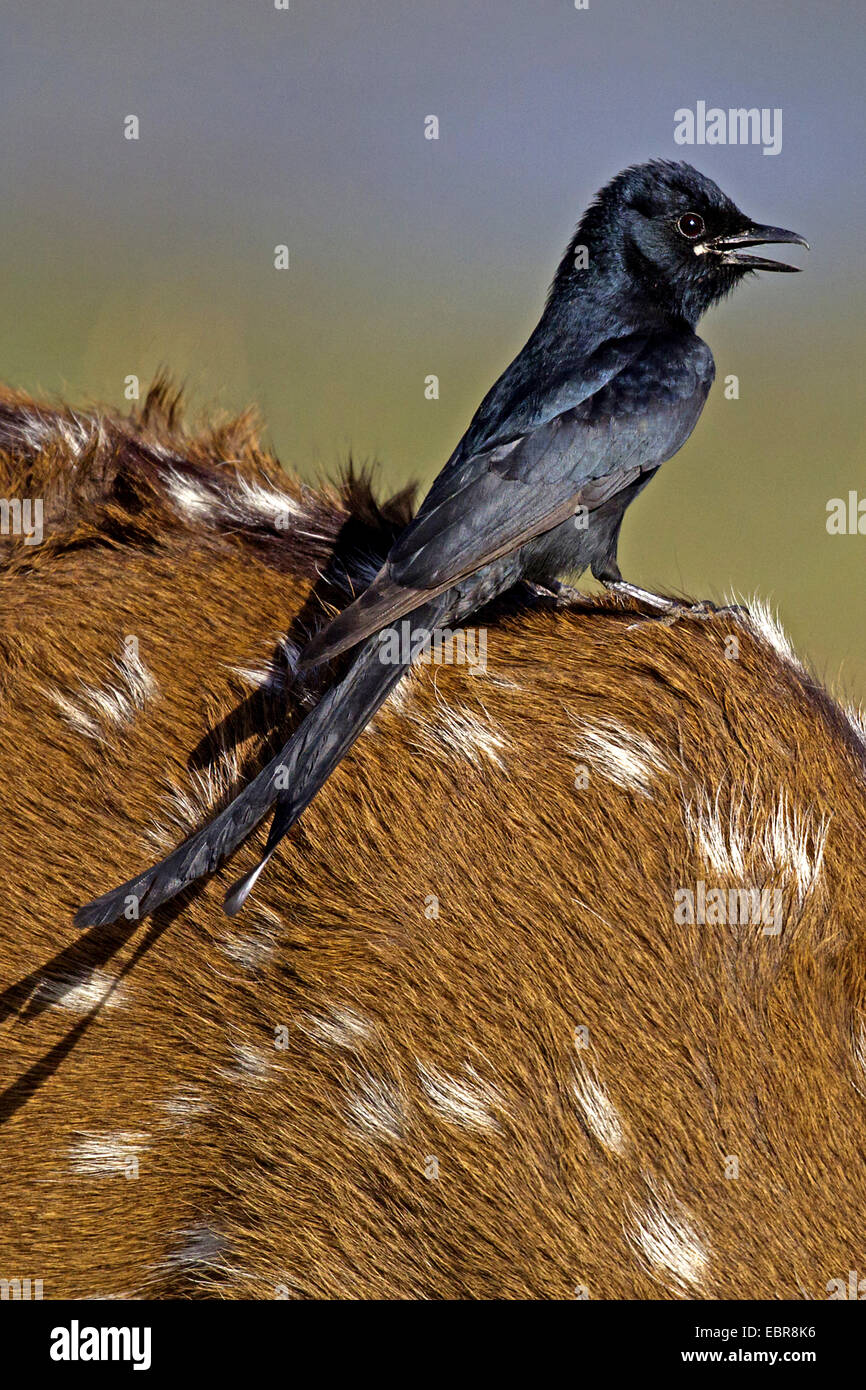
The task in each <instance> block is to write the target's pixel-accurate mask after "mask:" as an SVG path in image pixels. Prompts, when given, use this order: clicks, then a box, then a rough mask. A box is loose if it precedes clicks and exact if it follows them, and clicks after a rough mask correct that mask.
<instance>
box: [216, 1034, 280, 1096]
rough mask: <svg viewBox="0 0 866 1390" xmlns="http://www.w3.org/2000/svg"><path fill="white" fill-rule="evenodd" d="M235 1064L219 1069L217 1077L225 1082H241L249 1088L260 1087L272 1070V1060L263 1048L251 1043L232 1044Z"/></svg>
mask: <svg viewBox="0 0 866 1390" xmlns="http://www.w3.org/2000/svg"><path fill="white" fill-rule="evenodd" d="M231 1050H232V1053H233V1058H234V1060H233V1062H232V1065H231V1066H228V1067H218V1068H217V1076H221V1077H222V1078H223V1080H224V1081H235V1082H240V1083H241V1084H243V1085H247V1086H258V1085H260V1084H261V1083H262V1082H263V1081H265V1080H266V1078H267V1076H268V1073H269V1072H270V1070H271V1064H272V1060H273V1059H272V1058H271V1057H270V1056H269V1055H268V1053H267V1052H265V1051H264V1049H263V1048H261V1047H253V1046H252V1045H251V1044H250V1043H232V1044H231Z"/></svg>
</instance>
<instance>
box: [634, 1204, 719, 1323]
mask: <svg viewBox="0 0 866 1390" xmlns="http://www.w3.org/2000/svg"><path fill="white" fill-rule="evenodd" d="M650 1187H651V1189H652V1200H651V1201H650V1203H649V1204H648V1206H647V1207H646V1209H645V1210H644V1211H643V1212H642V1213H638V1212H637V1211H636V1210H635V1211H633V1224H632V1226H631V1227H630V1228H627V1229H626V1232H625V1235H626V1239H627V1240H628V1242H629V1244H630V1245H631V1246H632V1248H633V1249H635V1250H637V1252H638V1255H639V1256H640V1258H641V1259H642V1262H643V1263H644V1264H645V1265H646V1267H647V1269H648V1270H649V1272H650V1274H651V1275H652V1276H653V1278H658V1277H659V1276H661V1278H662V1281H663V1282H664V1283H666V1284H667V1285H668V1286H669V1287H671V1288H672V1289H673V1291H674V1292H675V1293H677V1294H679V1295H680V1296H681V1297H687V1296H689V1294H691V1293H693V1292H694V1291H695V1290H698V1289H700V1288H701V1286H702V1285H703V1282H704V1279H705V1277H706V1273H707V1269H708V1268H709V1263H710V1255H709V1251H708V1249H707V1247H706V1244H705V1243H704V1241H703V1240H702V1239H701V1237H700V1236H699V1235H698V1233H697V1231H696V1230H695V1227H694V1225H693V1224H692V1221H691V1217H690V1214H689V1213H688V1212H687V1211H686V1209H685V1208H684V1207H683V1205H682V1203H681V1202H678V1201H677V1199H676V1198H675V1197H674V1196H673V1194H672V1193H671V1192H670V1190H669V1189H668V1188H667V1187H665V1189H664V1191H663V1192H660V1191H659V1189H658V1188H655V1187H653V1185H652V1184H650Z"/></svg>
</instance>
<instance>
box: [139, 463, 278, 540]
mask: <svg viewBox="0 0 866 1390" xmlns="http://www.w3.org/2000/svg"><path fill="white" fill-rule="evenodd" d="M163 481H164V485H165V489H166V492H167V493H168V496H169V499H170V500H171V502H172V503H173V505H174V506H175V508H176V510H177V511H179V512H180V513H181V515H182V516H184V517H188V518H191V519H192V520H194V521H195V522H196V523H200V522H202V521H211V522H216V521H218V520H221V521H227V522H230V523H233V524H234V525H237V526H253V527H261V526H263V525H266V526H269V527H271V528H272V529H273V530H275V531H288V530H289V526H290V523H293V522H297V521H298V520H299V519H300V518H302V517H303V515H304V510H303V508H302V506H301V504H300V503H299V501H298V499H297V498H296V497H293V496H292V495H291V493H288V492H283V491H282V490H281V489H279V488H277V487H275V486H273V485H272V484H268V483H260V482H257V481H252V480H251V479H249V478H245V477H244V476H243V475H242V474H240V473H236V474H235V475H234V477H233V478H232V480H231V481H230V482H229V481H228V480H226V481H225V482H220V483H218V484H216V485H215V486H214V485H211V484H210V483H205V482H204V481H203V480H202V479H200V478H196V477H193V476H192V475H191V474H183V473H179V472H178V471H177V470H176V469H173V468H167V469H166V470H165V472H164V474H163Z"/></svg>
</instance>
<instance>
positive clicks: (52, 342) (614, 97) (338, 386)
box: [0, 0, 866, 698]
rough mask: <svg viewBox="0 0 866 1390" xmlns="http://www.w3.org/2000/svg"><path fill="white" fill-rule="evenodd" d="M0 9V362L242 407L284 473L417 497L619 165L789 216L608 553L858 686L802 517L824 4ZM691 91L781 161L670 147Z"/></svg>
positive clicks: (722, 330)
mask: <svg viewBox="0 0 866 1390" xmlns="http://www.w3.org/2000/svg"><path fill="white" fill-rule="evenodd" d="M0 25H2V44H0V121H2V153H3V195H4V196H3V199H2V211H0V217H2V225H3V249H4V260H5V276H4V302H3V312H2V317H0V377H2V378H3V379H4V380H5V381H7V382H8V383H10V384H12V385H15V386H20V387H25V388H27V389H28V390H30V391H32V392H34V393H36V394H39V395H42V394H46V395H50V396H58V395H60V396H63V397H64V398H66V399H68V400H69V401H70V402H72V403H74V404H83V403H88V402H94V401H102V402H108V403H111V404H114V405H117V406H123V407H124V408H128V407H127V405H126V403H125V402H124V400H123V383H124V378H125V377H126V376H127V375H128V374H130V373H135V374H136V375H138V376H139V378H140V379H141V382H142V387H143V388H145V387H146V384H147V382H148V381H149V379H150V378H151V377H152V375H153V374H154V373H155V372H156V370H157V369H158V368H159V367H160V366H165V367H167V368H168V369H169V370H170V372H171V373H172V375H173V377H174V378H175V379H176V380H177V381H178V382H182V383H185V384H186V387H187V391H188V397H189V400H190V402H191V404H192V406H193V407H194V411H195V412H201V411H204V410H205V409H210V408H217V409H220V410H235V409H240V408H243V407H245V406H247V405H249V404H251V403H252V404H255V405H257V406H258V408H259V410H260V412H261V416H262V419H263V421H264V427H265V435H266V438H267V439H268V441H269V442H270V443H271V444H272V446H273V447H274V448H275V450H276V451H277V453H278V454H279V456H280V458H281V460H282V462H283V463H284V465H285V466H286V467H287V468H291V469H295V470H297V471H298V472H300V473H301V474H302V475H304V476H305V477H307V478H312V477H314V476H317V475H320V474H322V473H333V472H334V471H335V469H336V468H337V467H338V466H339V464H340V462H341V460H342V459H344V458H345V456H346V454H347V453H348V451H349V449H351V450H352V451H353V452H354V454H355V455H356V456H357V457H361V458H373V457H375V458H377V459H379V460H381V463H382V468H381V476H382V486H383V488H385V487H389V486H393V485H395V484H397V483H398V482H400V481H402V480H404V479H406V478H407V477H410V476H413V477H417V478H419V479H421V481H422V482H425V483H426V482H429V481H430V480H431V478H432V477H433V475H434V474H435V473H436V471H437V470H438V469H439V468H440V467H441V465H442V463H443V462H444V460H445V459H446V457H447V456H448V454H449V453H450V451H451V449H452V448H453V446H454V444H455V442H456V441H457V439H458V438H459V436H460V434H461V433H462V431H463V429H464V427H465V425H466V424H467V422H468V420H469V418H470V416H471V414H472V412H473V410H474V409H475V406H476V405H477V403H478V401H479V400H480V398H481V396H482V395H483V394H484V392H485V391H486V389H487V387H488V386H489V385H490V384H491V382H492V381H493V379H494V378H495V377H496V376H497V375H498V374H499V372H500V371H501V370H502V368H503V367H504V366H505V365H506V364H507V363H508V361H509V360H510V358H511V357H512V356H513V355H514V353H515V352H516V351H517V350H518V349H519V348H520V346H521V345H522V343H523V341H524V340H525V337H526V335H527V333H528V332H529V330H530V329H531V328H532V326H533V325H534V323H535V321H536V318H537V316H538V313H539V310H540V308H541V304H542V300H543V297H544V294H545V292H546V288H547V285H548V282H549V279H550V277H551V275H552V272H553V269H554V267H555V264H556V262H557V260H558V258H559V255H560V254H561V251H562V249H563V247H564V245H565V243H566V241H567V239H568V237H569V235H570V233H571V230H572V227H573V225H574V223H575V222H576V220H577V218H578V216H579V215H580V212H581V211H582V209H583V207H584V205H585V204H586V202H587V201H588V199H589V198H590V197H591V196H592V195H593V194H594V192H595V191H596V189H597V188H598V187H599V186H600V185H601V184H602V183H604V182H605V181H606V180H607V179H608V178H609V177H610V176H611V175H612V174H614V173H615V172H616V171H617V170H618V169H620V168H621V167H623V166H624V165H626V164H629V163H632V162H634V161H637V160H642V159H645V158H648V157H650V156H664V157H668V158H687V159H689V160H691V161H692V162H694V163H695V164H697V165H698V167H700V168H701V169H703V170H704V171H705V172H706V173H708V174H709V175H710V176H711V177H713V178H715V179H717V181H718V182H719V183H720V184H721V185H722V187H723V188H724V189H725V190H726V192H728V193H729V194H730V195H731V196H732V197H733V198H734V199H735V200H736V201H737V202H738V203H739V204H740V206H741V207H743V208H744V210H745V211H747V212H748V213H750V214H751V215H753V216H754V217H756V218H757V219H759V220H762V221H768V222H773V223H776V224H781V225H783V226H789V227H793V228H795V229H796V230H797V231H799V232H802V233H803V234H804V235H805V236H807V237H808V238H809V240H810V241H811V243H812V251H811V253H809V254H806V253H805V252H803V253H802V254H801V253H800V252H798V251H795V252H794V255H795V256H796V257H797V259H798V260H799V262H800V263H801V264H803V265H804V266H805V268H806V272H807V273H806V274H804V275H801V276H797V277H794V276H790V277H783V276H764V277H763V278H756V279H754V280H752V281H751V282H750V283H747V284H746V285H745V286H743V287H742V288H741V289H740V290H739V292H738V293H737V295H736V296H735V297H734V298H733V299H730V300H728V301H727V302H726V303H725V304H724V305H722V306H721V307H720V308H719V309H717V310H716V311H714V312H713V313H712V314H711V315H709V316H708V317H707V319H705V320H704V323H703V328H702V333H703V336H704V337H705V338H706V339H707V340H708V341H709V343H710V345H711V347H712V348H713V351H714V353H715V357H716V364H717V371H718V381H717V385H716V388H715V390H714V392H713V394H712V396H711V399H710V402H709V404H708V406H707V409H706V411H705V413H704V416H703V418H702V420H701V423H700V425H699V427H698V429H697V431H696V434H695V436H694V437H693V439H692V440H691V441H690V443H689V444H688V445H687V446H686V448H685V450H684V451H683V452H682V453H681V454H680V455H679V456H678V457H677V458H676V459H675V460H674V461H672V462H671V463H669V464H667V465H666V467H665V468H664V469H663V470H662V472H661V473H660V474H659V477H658V478H657V479H656V480H655V481H654V482H653V484H652V486H651V487H650V488H649V489H648V490H647V491H646V492H645V493H644V494H643V496H642V497H641V498H640V499H639V500H638V502H637V503H636V504H635V505H634V506H633V507H632V508H631V509H630V511H629V513H628V515H627V518H626V521H625V525H624V529H623V537H622V543H621V547H620V562H621V565H622V569H623V572H624V573H625V574H626V576H627V577H628V578H630V579H631V580H633V581H635V582H639V583H642V584H645V585H648V586H650V587H662V588H665V587H668V588H677V589H680V590H682V591H683V592H686V593H690V594H694V595H700V596H704V597H715V598H719V597H721V596H723V595H724V594H725V593H726V592H727V591H729V590H734V589H735V590H737V591H738V592H739V593H741V594H752V593H756V592H757V593H759V594H761V595H763V596H764V597H766V598H768V599H769V600H770V601H771V602H772V603H773V604H775V605H776V606H778V608H779V611H780V614H781V617H782V619H783V622H784V623H785V625H786V626H787V627H788V629H789V631H790V632H791V633H792V635H793V637H794V640H795V644H796V645H797V647H798V649H799V650H800V652H801V654H803V655H804V656H806V657H807V658H808V659H809V660H810V662H811V663H812V665H813V666H814V668H815V669H816V670H817V671H818V673H819V674H820V675H822V676H823V677H824V678H825V679H826V680H828V681H829V682H830V684H831V685H832V686H833V687H834V688H835V689H836V690H837V691H838V692H839V693H840V694H843V695H849V696H850V695H854V696H856V697H858V698H861V697H863V696H864V695H866V643H864V635H866V585H864V582H863V579H864V574H866V536H830V535H828V534H827V530H826V525H825V522H826V505H827V501H828V499H829V498H831V497H837V496H842V497H847V494H848V492H849V490H850V489H859V491H860V494H861V495H866V478H864V469H863V465H862V462H861V450H860V434H861V425H860V422H861V419H862V414H863V412H862V404H863V385H862V380H863V361H862V359H863V330H862V321H863V309H864V304H863V301H864V283H863V276H862V266H863V237H864V233H863V223H864V211H866V209H864V202H866V198H864V192H866V180H864V174H863V156H862V143H863V131H864V122H863V114H862V104H863V95H862V93H863V80H862V74H863V71H864V68H866V19H864V16H863V15H862V13H860V12H859V11H858V7H856V6H854V5H852V4H851V3H850V0H829V3H824V4H821V5H818V4H816V3H805V0H786V2H785V3H782V0H759V3H755V2H754V0H752V2H751V3H749V0H727V3H724V4H714V5H709V4H706V3H704V4H700V3H694V0H690V2H689V0H665V3H656V4H647V3H643V4H638V3H635V2H634V0H590V3H589V8H588V9H586V10H577V9H575V6H574V0H495V3H494V0H435V3H428V4H423V3H416V4H413V5H406V4H405V3H395V0H352V3H346V2H345V0H291V3H290V8H289V9H288V10H278V9H277V8H276V7H275V4H274V0H231V2H229V0H173V2H172V3H168V0H148V3H142V0H75V3H68V0H63V2H62V3H61V0H40V3H34V0H28V3H26V4H24V3H21V0H11V2H10V0H7V2H6V4H5V5H4V7H3V15H2V20H0ZM698 100H704V101H706V102H707V104H708V105H709V106H713V105H718V106H721V107H724V108H728V107H729V106H747V107H751V106H758V107H771V108H772V107H781V108H782V110H783V113H784V114H783V145H782V151H781V153H780V154H779V155H778V156H776V157H768V156H765V155H763V153H762V151H761V149H760V147H757V146H740V147H737V146H734V147H703V148H697V147H695V148H693V149H689V148H682V147H679V146H677V145H675V144H674V141H673V129H674V111H675V110H676V109H677V108H678V107H681V106H690V107H692V108H694V106H695V103H696V102H697V101H698ZM130 113H132V114H135V115H137V116H138V117H139V120H140V127H141V130H140V139H139V140H138V141H128V140H126V139H124V137H123V125H124V118H125V117H126V116H127V115H128V114H130ZM429 114H435V115H436V116H438V118H439V121H440V139H439V140H438V141H428V140H425V139H424V118H425V116H427V115H429ZM278 243H285V244H287V245H288V246H289V248H290V255H291V267H290V269H289V270H288V271H287V272H279V271H277V270H275V269H274V264H273V252H274V246H275V245H276V244H278ZM429 373H435V374H436V375H438V377H439V379H440V383H441V386H440V399H439V400H438V401H428V400H425V396H424V378H425V377H426V376H427V375H428V374H429ZM729 373H735V374H736V375H737V376H738V377H739V381H740V399H739V400H738V401H728V400H726V399H725V398H724V393H723V390H722V387H721V380H722V379H723V378H724V377H725V376H726V375H728V374H729Z"/></svg>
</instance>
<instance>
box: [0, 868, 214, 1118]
mask: <svg viewBox="0 0 866 1390" xmlns="http://www.w3.org/2000/svg"><path fill="white" fill-rule="evenodd" d="M204 887H205V883H204V882H202V883H196V884H192V885H190V888H189V889H187V891H186V892H184V893H182V894H179V895H178V897H177V898H175V899H174V900H173V901H172V902H170V903H166V905H165V906H164V907H163V908H161V909H160V910H158V911H157V912H156V913H154V915H153V917H152V918H151V919H150V921H149V922H148V924H147V930H146V932H145V934H144V936H143V937H142V939H141V941H140V942H139V943H138V945H137V946H136V948H135V950H134V951H133V953H132V955H131V956H130V958H129V960H128V961H126V962H125V964H124V965H123V966H122V967H121V969H120V970H119V971H118V973H117V976H116V978H115V979H114V980H113V981H112V983H111V986H110V987H109V988H108V989H107V990H106V992H105V995H104V997H103V998H102V999H100V1000H99V1001H98V1002H97V1003H96V1004H95V1005H94V1006H93V1008H92V1009H91V1010H90V1012H89V1013H88V1014H86V1015H85V1017H84V1018H81V1019H79V1020H78V1021H77V1022H76V1023H75V1024H73V1026H72V1027H71V1028H70V1029H69V1030H68V1031H67V1032H66V1033H65V1034H64V1036H63V1037H62V1038H60V1040H59V1041H58V1042H56V1043H54V1045H53V1046H52V1047H50V1048H49V1050H48V1051H47V1052H46V1053H45V1054H44V1055H43V1056H42V1057H40V1058H38V1059H37V1061H35V1062H34V1063H32V1065H31V1066H29V1067H28V1068H27V1070H26V1071H25V1072H24V1073H23V1074H22V1075H21V1076H19V1077H18V1078H17V1080H15V1081H13V1082H12V1084H11V1085H10V1086H7V1087H6V1089H5V1090H3V1091H0V1125H3V1124H5V1123H6V1121H7V1120H10V1119H11V1118H12V1116H13V1115H15V1114H17V1112H18V1111H19V1110H20V1109H21V1108H22V1107H23V1106H24V1105H26V1104H27V1102H28V1101H29V1100H32V1099H33V1097H34V1096H35V1095H36V1094H37V1092H38V1091H39V1089H40V1087H41V1086H42V1085H44V1083H45V1082H46V1081H49V1080H50V1079H51V1077H52V1076H53V1075H54V1074H55V1072H56V1071H58V1069H59V1068H60V1067H61V1066H62V1064H63V1062H64V1061H65V1060H66V1058H67V1057H68V1056H69V1054H70V1053H71V1052H72V1050H73V1048H75V1047H76V1046H77V1045H78V1043H79V1042H80V1041H81V1039H82V1038H83V1037H84V1035H85V1034H86V1033H87V1031H88V1029H89V1028H90V1027H91V1026H92V1025H93V1024H94V1023H95V1022H96V1020H97V1019H98V1017H99V1015H100V1014H101V1012H102V1010H103V1009H104V1008H105V1007H106V1005H107V1004H108V1003H109V1002H110V1000H111V996H112V994H113V993H114V992H115V990H117V989H119V988H120V985H121V984H122V982H123V980H124V978H125V977H126V976H127V975H128V974H129V973H130V971H131V970H132V969H133V967H134V966H136V965H137V964H138V962H139V961H140V960H141V959H142V958H143V957H144V956H145V955H146V954H147V952H148V951H149V950H150V949H151V947H152V946H154V945H155V944H156V942H157V941H158V940H159V938H160V937H161V936H162V934H163V932H164V931H166V929H167V928H168V927H170V926H171V924H172V923H173V922H174V921H175V919H176V918H177V917H178V916H179V915H180V914H181V913H182V912H183V911H185V909H186V908H187V907H188V906H189V904H190V902H191V901H193V900H194V899H195V898H197V897H198V896H199V895H200V893H201V892H202V891H203V890H204ZM130 934H131V933H130V929H129V928H126V927H118V926H117V925H116V924H114V923H112V924H109V925H108V926H104V927H94V928H93V929H92V930H91V931H90V932H88V933H87V935H86V936H83V937H81V938H80V939H79V940H78V941H75V942H73V944H72V945H71V946H67V947H65V948H64V949H63V950H62V951H58V953H57V954H56V955H55V956H54V957H52V959H51V960H50V961H48V962H46V963H45V964H44V965H42V966H40V967H39V969H38V970H35V971H33V972H32V973H31V974H30V975H28V976H26V977H25V978H24V979H23V980H19V981H17V982H16V983H15V984H14V985H11V986H10V987H9V989H7V990H5V991H4V993H3V994H2V995H0V1022H2V1021H3V1020H4V1019H6V1018H9V1017H10V1016H11V1015H13V1014H17V1015H18V1019H17V1022H18V1024H19V1025H24V1024H26V1023H29V1022H32V1021H33V1020H34V1019H35V1018H38V1017H39V1015H40V1014H42V1013H43V1012H44V1010H45V1009H47V1008H49V1007H51V1005H52V1003H54V1002H55V1001H53V1000H51V999H50V998H48V997H47V996H46V995H40V992H39V987H40V986H41V985H44V983H45V981H46V979H47V980H51V979H52V978H55V979H56V978H58V977H62V976H63V975H65V974H68V973H73V972H77V973H78V974H79V975H80V976H82V977H84V976H89V975H90V974H92V972H93V971H95V970H97V969H99V968H100V967H101V966H103V965H105V964H106V963H107V962H108V961H109V960H111V958H112V956H114V955H115V954H116V953H117V951H119V950H120V948H121V947H122V946H123V945H125V943H126V942H127V941H128V940H129V938H130Z"/></svg>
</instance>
